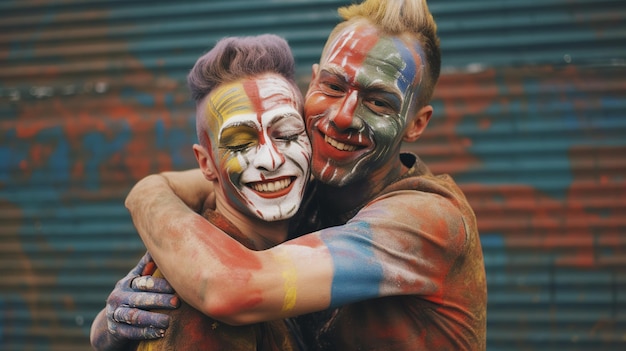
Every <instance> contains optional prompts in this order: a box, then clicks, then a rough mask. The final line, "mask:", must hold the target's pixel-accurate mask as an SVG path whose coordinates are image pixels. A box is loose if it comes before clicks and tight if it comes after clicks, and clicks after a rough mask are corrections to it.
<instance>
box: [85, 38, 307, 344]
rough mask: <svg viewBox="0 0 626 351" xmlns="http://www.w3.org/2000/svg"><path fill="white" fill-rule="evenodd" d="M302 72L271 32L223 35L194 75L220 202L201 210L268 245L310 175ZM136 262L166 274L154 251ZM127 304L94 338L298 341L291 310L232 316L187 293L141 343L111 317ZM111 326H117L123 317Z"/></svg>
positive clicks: (251, 245) (247, 242) (204, 165)
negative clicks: (198, 303) (253, 317)
mask: <svg viewBox="0 0 626 351" xmlns="http://www.w3.org/2000/svg"><path fill="white" fill-rule="evenodd" d="M294 72H295V66H294V59H293V56H292V55H291V50H290V49H289V46H288V45H287V42H286V41H285V40H284V39H282V38H279V37H277V36H275V35H269V34H268V35H261V36H257V37H241V38H225V39H222V40H221V41H219V42H218V43H217V44H216V45H215V47H214V48H213V49H212V50H211V51H209V52H208V53H207V54H205V55H204V56H202V57H200V58H199V59H198V61H197V62H196V64H195V66H194V67H193V69H192V70H191V72H190V73H189V76H188V85H189V87H190V90H191V95H192V97H193V99H194V100H195V102H196V129H197V134H198V140H199V144H196V145H194V146H193V151H194V153H195V156H196V159H197V160H198V165H199V166H200V172H197V173H196V175H197V176H199V178H200V179H198V180H200V181H201V182H202V183H207V184H210V186H211V187H212V188H213V189H214V190H215V206H214V209H213V208H212V209H205V211H203V217H204V219H206V220H207V223H212V224H213V225H214V226H215V227H216V228H218V229H219V230H221V231H223V232H224V233H225V234H228V236H229V238H232V239H234V240H235V241H236V242H237V243H240V244H241V245H242V246H243V247H245V248H246V249H250V250H264V249H267V248H270V247H272V246H274V245H276V244H279V243H281V242H283V241H285V240H286V239H287V230H288V220H289V218H291V217H292V216H293V215H295V214H296V212H297V211H298V208H299V207H300V202H301V200H302V196H303V195H304V189H305V186H306V184H307V182H308V180H309V176H310V168H309V163H310V160H311V145H310V142H309V139H308V138H307V135H306V132H305V125H304V120H303V118H302V107H303V106H302V103H303V101H302V95H301V93H300V90H299V89H298V87H297V85H296V84H295V81H294ZM207 180H208V182H207ZM212 207H213V206H212ZM228 248H229V246H225V247H224V248H223V249H224V250H225V251H227V250H229V249H228ZM138 267H142V269H141V271H140V270H139V269H135V270H134V271H133V272H131V277H133V276H135V275H140V274H141V275H147V274H151V275H153V276H154V277H163V275H162V273H161V270H160V269H159V268H156V270H154V268H155V267H154V264H153V263H152V262H151V261H150V257H149V255H146V256H145V257H144V258H143V259H142V262H140V265H139V266H138ZM122 285H123V283H122ZM173 298H177V297H173ZM156 307H158V306H156ZM120 311H121V310H119V309H118V310H117V311H116V310H111V309H105V310H103V311H102V312H100V314H99V315H98V317H97V318H96V320H95V321H94V324H93V325H92V339H91V341H92V345H93V346H94V348H96V349H98V350H110V349H115V350H120V349H136V350H139V351H157V350H199V349H201V350H233V351H238V350H241V351H248V350H266V351H282V350H299V349H300V344H299V342H300V338H299V336H298V333H297V330H296V329H294V328H292V326H293V324H292V323H290V322H289V320H286V319H277V320H273V321H267V322H259V323H254V324H249V325H244V326H232V325H229V324H225V323H222V322H220V321H218V320H216V319H214V318H211V317H209V316H206V315H204V314H202V313H201V312H200V311H198V310H196V309H194V308H193V307H192V306H191V305H189V304H187V303H186V302H185V301H182V302H181V304H180V307H178V308H177V309H173V310H163V311H161V313H162V314H163V315H160V314H161V313H160V314H158V315H160V317H161V319H163V318H164V317H166V315H169V323H167V321H165V324H166V325H167V324H169V327H168V328H167V330H166V331H164V332H163V333H160V334H161V335H160V336H161V337H160V338H157V339H152V340H144V341H141V342H140V343H139V344H138V346H137V345H136V343H133V342H131V341H127V340H125V339H124V338H123V337H122V338H120V337H119V336H118V335H117V334H113V333H109V332H108V331H107V328H108V325H107V324H108V323H107V320H106V318H111V319H113V320H115V319H116V318H118V317H117V315H116V313H117V314H119V312H120ZM138 318H141V316H138ZM161 323H162V322H161V321H156V323H155V324H156V325H160V324H161ZM111 327H112V331H113V332H115V331H116V330H117V329H116V324H114V323H113V324H112V325H111ZM135 347H136V348H135Z"/></svg>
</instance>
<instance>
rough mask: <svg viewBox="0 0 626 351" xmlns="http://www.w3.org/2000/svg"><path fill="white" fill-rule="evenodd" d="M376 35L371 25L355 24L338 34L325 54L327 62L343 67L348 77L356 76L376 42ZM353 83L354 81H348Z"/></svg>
mask: <svg viewBox="0 0 626 351" xmlns="http://www.w3.org/2000/svg"><path fill="white" fill-rule="evenodd" d="M377 42H378V35H377V31H376V29H375V28H373V27H371V26H355V27H353V28H352V30H345V31H344V32H343V33H342V34H340V35H339V36H338V37H337V38H336V40H335V42H334V43H333V46H332V48H331V50H330V52H329V54H328V56H327V60H328V62H332V63H334V64H335V65H337V66H340V67H343V69H344V70H345V72H346V74H347V76H348V77H352V78H353V79H355V78H356V74H357V72H358V70H359V69H361V68H362V67H363V62H364V61H365V58H366V57H367V54H368V52H370V51H371V50H372V49H373V48H374V46H376V43H377ZM350 83H354V82H350Z"/></svg>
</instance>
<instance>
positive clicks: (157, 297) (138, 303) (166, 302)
mask: <svg viewBox="0 0 626 351" xmlns="http://www.w3.org/2000/svg"><path fill="white" fill-rule="evenodd" d="M112 302H113V301H112ZM115 302H117V303H111V305H113V306H115V307H118V306H119V307H133V308H140V309H143V310H151V309H167V310H171V309H175V308H177V307H178V305H179V304H180V300H179V299H178V296H176V295H174V294H161V293H150V292H131V293H125V294H124V296H119V299H118V300H117V301H115Z"/></svg>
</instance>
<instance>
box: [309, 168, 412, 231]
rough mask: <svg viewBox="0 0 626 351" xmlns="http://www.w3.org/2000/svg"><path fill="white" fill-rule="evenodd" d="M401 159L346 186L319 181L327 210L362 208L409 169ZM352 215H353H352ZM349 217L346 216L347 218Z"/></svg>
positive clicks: (318, 187)
mask: <svg viewBox="0 0 626 351" xmlns="http://www.w3.org/2000/svg"><path fill="white" fill-rule="evenodd" d="M407 169H408V168H407V167H406V166H404V165H403V164H402V163H401V162H400V159H399V158H398V159H397V162H394V163H393V165H388V166H387V167H381V168H380V169H378V170H375V171H373V172H371V173H370V174H369V176H367V177H365V178H360V179H358V180H355V181H353V182H350V183H348V184H346V185H344V186H339V187H337V186H332V185H328V184H323V183H321V182H320V183H319V184H318V185H317V196H318V197H319V199H320V203H321V204H323V206H324V207H325V208H327V211H326V210H325V212H327V213H330V212H328V211H332V212H333V213H337V214H347V213H350V212H352V211H354V210H356V209H360V208H361V207H363V206H365V205H366V204H367V203H368V202H369V201H371V200H372V199H373V198H374V197H375V196H376V195H377V194H379V193H380V192H381V191H382V190H383V189H384V188H385V187H386V186H388V185H389V184H391V183H393V182H395V181H396V180H398V178H400V176H401V175H402V174H404V173H405V172H406V171H407ZM350 217H352V216H350ZM347 219H349V218H345V219H344V220H347Z"/></svg>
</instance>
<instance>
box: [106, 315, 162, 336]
mask: <svg viewBox="0 0 626 351" xmlns="http://www.w3.org/2000/svg"><path fill="white" fill-rule="evenodd" d="M108 327H109V332H110V333H111V334H113V335H115V337H116V338H119V339H126V340H146V339H158V338H162V337H163V336H165V329H161V328H158V327H152V326H148V327H137V326H134V325H130V324H125V323H118V322H114V321H110V320H109V321H108Z"/></svg>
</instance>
